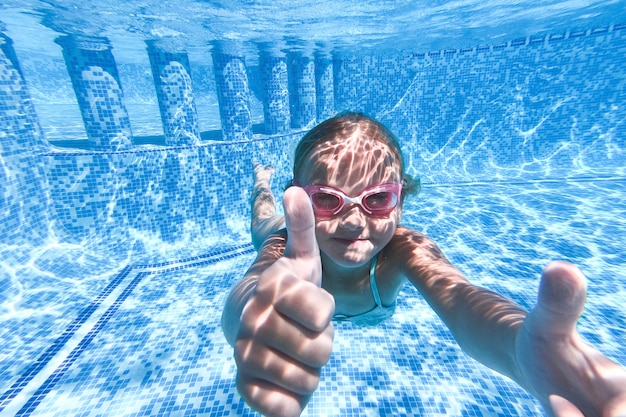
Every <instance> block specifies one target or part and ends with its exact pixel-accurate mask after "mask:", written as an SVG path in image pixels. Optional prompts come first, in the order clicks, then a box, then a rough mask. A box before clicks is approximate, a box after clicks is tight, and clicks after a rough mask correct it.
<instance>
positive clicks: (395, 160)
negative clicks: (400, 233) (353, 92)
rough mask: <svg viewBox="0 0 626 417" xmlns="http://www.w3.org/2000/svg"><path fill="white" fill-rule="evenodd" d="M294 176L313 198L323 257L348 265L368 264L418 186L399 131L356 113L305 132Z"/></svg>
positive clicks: (387, 241) (387, 237)
mask: <svg viewBox="0 0 626 417" xmlns="http://www.w3.org/2000/svg"><path fill="white" fill-rule="evenodd" d="M293 178H294V183H295V184H297V185H299V186H302V187H303V188H304V190H305V191H306V192H307V193H308V194H309V196H310V198H311V202H312V204H313V211H314V213H315V218H316V226H315V231H316V237H317V241H318V245H319V248H320V251H321V253H322V255H323V256H322V261H323V263H324V264H325V265H328V264H327V262H328V261H332V262H333V263H334V264H336V265H337V266H341V267H345V268H353V267H357V266H362V265H365V264H367V263H368V262H370V261H371V259H372V258H373V257H374V256H375V255H376V254H377V253H378V252H380V251H381V250H382V249H383V248H384V247H385V246H386V245H387V244H388V243H389V242H390V240H391V239H392V237H393V235H394V233H395V230H396V228H397V226H398V224H399V222H400V219H401V214H402V200H403V198H404V196H405V195H406V194H407V193H410V192H415V191H418V190H419V181H414V180H413V179H412V178H411V177H409V176H408V175H406V173H405V171H404V161H403V159H402V153H401V152H400V148H399V145H398V141H397V139H396V138H395V136H394V135H393V134H392V133H391V132H390V131H389V130H388V129H387V128H386V127H385V126H383V125H382V124H381V123H379V122H377V121H376V120H374V119H371V118H369V117H367V116H364V115H363V114H357V113H344V114H340V115H339V116H337V117H334V118H332V119H329V120H326V121H325V122H323V123H321V124H319V125H318V126H317V127H315V128H314V129H313V130H311V131H310V132H309V133H308V134H306V135H305V136H304V137H303V138H302V140H301V141H300V143H299V144H298V147H297V149H296V155H295V163H294V167H293ZM400 188H402V192H401V193H400V195H398V194H399V192H398V191H399V189H400Z"/></svg>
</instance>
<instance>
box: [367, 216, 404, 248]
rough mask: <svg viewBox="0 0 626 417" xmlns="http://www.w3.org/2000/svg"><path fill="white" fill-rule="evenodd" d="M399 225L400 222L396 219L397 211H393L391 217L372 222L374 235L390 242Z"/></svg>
mask: <svg viewBox="0 0 626 417" xmlns="http://www.w3.org/2000/svg"><path fill="white" fill-rule="evenodd" d="M397 226H398V222H397V221H396V214H395V213H392V214H391V215H390V216H389V218H386V219H376V221H374V222H372V223H371V234H372V237H376V238H377V239H379V240H381V241H383V240H384V241H387V242H388V241H389V240H391V238H392V237H393V234H394V233H395V231H396V228H397Z"/></svg>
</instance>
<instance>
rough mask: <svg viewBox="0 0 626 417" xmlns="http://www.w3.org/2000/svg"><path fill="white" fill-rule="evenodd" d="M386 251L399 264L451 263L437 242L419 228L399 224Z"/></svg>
mask: <svg viewBox="0 0 626 417" xmlns="http://www.w3.org/2000/svg"><path fill="white" fill-rule="evenodd" d="M385 250H386V252H387V253H388V254H389V256H390V257H391V258H392V259H395V260H396V261H397V262H398V264H409V263H410V264H413V265H414V266H415V264H416V263H417V264H420V263H428V264H430V263H432V262H433V261H435V262H443V263H446V264H449V261H448V260H447V259H446V257H445V255H444V254H443V253H442V252H441V250H440V249H439V247H438V246H437V244H436V243H435V242H434V241H433V240H432V239H431V238H429V237H428V236H426V235H425V234H423V233H422V232H419V231H417V230H413V229H409V228H406V227H403V226H399V227H398V228H397V229H396V233H395V234H394V236H393V238H391V241H390V242H389V244H388V245H387V247H386V248H385Z"/></svg>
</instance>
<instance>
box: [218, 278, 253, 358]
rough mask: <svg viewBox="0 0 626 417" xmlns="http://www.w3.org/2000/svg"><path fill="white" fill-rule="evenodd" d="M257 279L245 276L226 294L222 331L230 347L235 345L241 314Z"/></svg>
mask: <svg viewBox="0 0 626 417" xmlns="http://www.w3.org/2000/svg"><path fill="white" fill-rule="evenodd" d="M257 282H258V277H257V276H256V274H254V275H246V276H245V277H244V278H243V279H242V280H241V281H239V282H238V283H237V284H235V286H234V287H233V289H232V290H231V291H230V294H228V298H227V299H226V303H225V304H224V311H223V312H222V331H223V332H224V336H225V337H226V340H227V341H228V343H229V344H230V345H231V346H234V345H235V341H236V339H237V333H238V332H239V324H240V319H241V312H242V311H243V308H244V307H245V305H246V303H247V302H248V300H249V299H250V297H251V296H252V294H253V293H254V290H255V288H256V284H257Z"/></svg>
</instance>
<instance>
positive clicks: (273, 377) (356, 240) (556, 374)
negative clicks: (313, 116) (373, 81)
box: [222, 113, 626, 416]
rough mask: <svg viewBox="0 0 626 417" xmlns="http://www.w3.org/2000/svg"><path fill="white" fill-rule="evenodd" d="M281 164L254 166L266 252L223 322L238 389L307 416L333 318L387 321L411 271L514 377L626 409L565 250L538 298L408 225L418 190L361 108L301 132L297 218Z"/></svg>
mask: <svg viewBox="0 0 626 417" xmlns="http://www.w3.org/2000/svg"><path fill="white" fill-rule="evenodd" d="M271 174H272V170H271V168H268V167H264V166H261V165H257V166H256V167H255V184H254V189H253V196H252V209H253V218H252V235H253V242H254V244H255V245H256V247H257V248H259V254H258V257H257V259H256V260H255V262H254V263H253V265H252V266H251V267H250V269H249V270H248V272H247V273H246V275H245V276H244V278H243V279H242V280H241V281H240V282H239V283H237V284H236V286H235V287H234V288H233V290H232V292H231V293H230V295H229V297H228V300H227V301H226V305H225V308H224V313H223V316H222V328H223V330H224V334H225V336H226V339H227V340H228V342H229V343H230V344H231V345H232V346H234V348H235V360H236V363H237V368H238V373H237V388H238V390H239V392H240V394H241V395H242V397H243V398H244V399H245V400H246V402H247V403H248V404H249V405H250V406H251V407H253V408H255V409H256V410H258V411H260V412H261V413H263V414H266V415H268V416H298V415H299V414H300V413H301V412H302V410H303V409H304V407H305V406H306V404H307V401H308V400H309V398H310V396H311V395H312V393H313V392H314V391H315V389H316V388H317V385H318V382H319V375H320V369H321V367H322V366H324V364H326V362H327V361H328V359H329V357H330V354H331V351H332V341H333V326H332V321H333V320H351V321H353V322H355V323H356V324H359V325H375V324H377V323H380V322H381V321H382V320H385V319H386V318H388V317H389V316H391V315H392V314H393V313H394V310H395V305H396V297H397V296H398V293H399V291H400V289H401V288H402V286H403V285H404V284H405V283H406V282H407V281H408V282H410V283H411V284H412V285H414V286H415V287H416V288H417V289H418V290H419V291H420V293H421V294H422V295H423V296H424V298H425V299H426V300H427V302H428V303H429V304H430V306H431V307H432V308H433V309H434V310H435V311H436V312H437V314H438V315H439V316H440V317H441V319H442V320H443V321H444V322H445V324H446V325H447V326H448V327H449V328H450V330H451V332H452V334H453V335H454V337H455V339H456V340H457V341H458V343H459V345H460V346H461V347H462V348H463V350H464V351H466V352H467V353H468V354H470V355H471V356H473V357H474V358H476V359H477V360H479V361H480V362H482V363H484V364H485V365H487V366H489V367H491V368H492V369H495V370H497V371H499V372H501V373H502V374H504V375H507V376H509V377H510V378H512V379H513V380H515V381H516V382H517V383H518V384H520V385H521V386H522V387H523V388H525V389H526V390H527V391H528V392H530V393H531V394H533V395H534V396H535V397H536V398H538V399H539V401H541V403H542V404H543V406H544V407H545V409H546V410H547V411H548V413H549V414H552V413H553V414H554V415H558V416H565V415H567V416H582V415H583V414H581V412H582V413H584V415H585V416H600V415H602V416H618V415H619V416H624V415H626V372H625V371H624V369H623V368H621V367H620V366H619V365H617V364H615V363H614V362H611V361H610V360H609V359H607V358H606V357H604V356H602V355H601V354H600V353H599V352H598V351H597V350H595V349H593V348H592V347H590V346H589V345H587V344H585V343H584V342H583V341H582V340H581V338H580V336H579V335H578V333H577V332H576V330H575V324H576V321H577V319H578V317H579V316H580V314H581V313H582V309H583V306H584V301H585V295H586V289H585V278H584V276H583V275H582V273H581V272H580V270H579V269H578V268H576V267H575V266H574V265H571V264H568V263H565V262H553V263H551V264H549V265H548V266H547V267H546V269H545V270H544V272H543V277H542V282H541V286H540V290H539V298H538V303H537V306H536V307H535V308H534V309H533V310H532V311H531V312H530V313H526V312H525V311H523V310H522V309H521V308H520V307H519V306H517V305H516V304H514V303H513V302H512V301H510V300H508V299H506V298H504V297H502V296H499V295H497V294H495V293H493V292H491V291H488V290H486V289H483V288H480V287H477V286H474V285H472V284H471V283H470V282H469V281H468V280H467V279H466V278H465V277H464V276H463V274H462V273H461V272H460V271H458V270H457V269H456V268H455V267H454V266H453V265H452V264H450V262H449V261H448V260H447V259H446V257H445V256H444V255H443V253H442V252H441V251H440V250H439V248H438V247H437V245H436V244H435V243H434V242H433V241H432V240H430V239H429V238H428V237H426V236H424V235H423V234H422V233H420V232H418V231H415V230H411V229H408V228H405V227H402V226H400V225H399V223H400V219H401V216H402V202H403V200H404V197H405V196H406V195H407V194H408V193H411V192H417V191H419V182H417V181H414V180H413V179H411V178H410V177H409V176H407V175H406V173H405V170H404V163H403V159H402V154H401V152H400V149H399V146H398V142H397V140H396V139H395V138H394V136H393V134H391V132H389V131H388V130H387V129H386V128H385V127H384V126H383V125H382V124H380V123H379V122H377V121H375V120H373V119H371V118H368V117H366V116H364V115H362V114H354V113H347V114H342V115H339V116H337V117H335V118H333V119H330V120H327V121H325V122H323V123H321V124H320V125H318V126H317V127H315V128H314V129H313V130H311V131H310V132H309V133H308V134H307V135H306V136H304V138H303V139H302V140H301V141H300V143H299V145H298V147H297V149H296V155H295V162H294V167H293V185H294V186H293V187H290V188H289V189H288V190H287V191H286V192H285V195H284V198H283V203H284V208H285V217H284V218H282V217H277V216H275V204H274V197H273V195H272V193H271V191H270V188H269V179H270V176H271Z"/></svg>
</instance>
